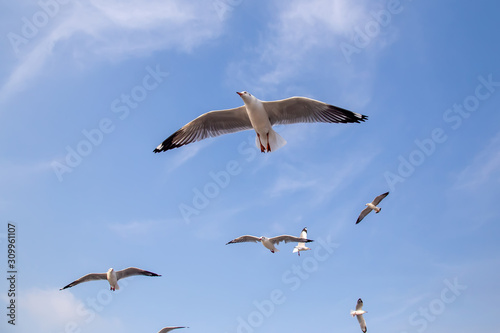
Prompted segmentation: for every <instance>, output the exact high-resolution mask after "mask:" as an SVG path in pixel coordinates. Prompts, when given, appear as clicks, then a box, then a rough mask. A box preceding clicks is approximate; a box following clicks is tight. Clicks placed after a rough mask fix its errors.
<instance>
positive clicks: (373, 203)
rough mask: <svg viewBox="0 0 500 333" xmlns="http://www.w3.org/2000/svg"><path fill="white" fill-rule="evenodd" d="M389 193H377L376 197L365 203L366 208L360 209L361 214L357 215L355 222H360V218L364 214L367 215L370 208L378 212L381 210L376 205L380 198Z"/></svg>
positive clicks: (362, 217) (363, 216)
mask: <svg viewBox="0 0 500 333" xmlns="http://www.w3.org/2000/svg"><path fill="white" fill-rule="evenodd" d="M388 194H389V192H385V193H384V194H381V195H379V196H378V197H376V198H375V199H373V201H372V202H369V203H367V204H366V205H365V206H366V208H365V209H363V210H362V211H361V214H359V217H358V220H357V221H356V224H358V223H359V222H361V220H362V219H364V218H365V216H366V215H368V213H369V212H371V211H372V210H375V213H380V211H381V210H382V208H379V207H377V205H378V204H379V203H380V201H382V199H384V198H385V197H386V196H387V195H388Z"/></svg>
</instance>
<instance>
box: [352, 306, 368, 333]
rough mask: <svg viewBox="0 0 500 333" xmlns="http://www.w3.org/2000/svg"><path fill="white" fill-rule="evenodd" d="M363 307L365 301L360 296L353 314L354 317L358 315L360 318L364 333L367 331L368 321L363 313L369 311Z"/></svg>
mask: <svg viewBox="0 0 500 333" xmlns="http://www.w3.org/2000/svg"><path fill="white" fill-rule="evenodd" d="M362 308H363V301H362V300H361V298H359V299H358V302H357V303H356V310H355V311H352V310H351V316H353V317H354V316H356V317H357V318H358V321H359V326H360V327H361V330H362V331H363V333H366V322H365V318H363V313H367V312H366V311H364V310H363V309H362Z"/></svg>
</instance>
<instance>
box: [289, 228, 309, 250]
mask: <svg viewBox="0 0 500 333" xmlns="http://www.w3.org/2000/svg"><path fill="white" fill-rule="evenodd" d="M299 237H300V238H305V239H307V228H304V229H302V231H301V233H300V236H299ZM307 250H310V248H308V247H307V246H306V243H304V242H299V243H298V244H297V246H295V247H294V248H293V251H292V252H293V253H295V252H297V254H298V255H299V256H300V251H307Z"/></svg>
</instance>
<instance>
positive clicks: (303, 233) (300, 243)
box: [297, 228, 307, 247]
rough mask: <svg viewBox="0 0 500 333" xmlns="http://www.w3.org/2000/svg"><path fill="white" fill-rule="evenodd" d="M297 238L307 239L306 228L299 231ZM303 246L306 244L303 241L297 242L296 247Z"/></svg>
mask: <svg viewBox="0 0 500 333" xmlns="http://www.w3.org/2000/svg"><path fill="white" fill-rule="evenodd" d="M299 238H305V239H307V229H306V228H304V229H302V232H301V233H300V236H299ZM304 246H306V243H304V242H299V243H298V244H297V247H304Z"/></svg>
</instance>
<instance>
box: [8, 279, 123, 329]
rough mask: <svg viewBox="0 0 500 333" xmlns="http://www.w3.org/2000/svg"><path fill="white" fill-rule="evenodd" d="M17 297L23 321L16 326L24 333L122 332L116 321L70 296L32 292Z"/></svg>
mask: <svg viewBox="0 0 500 333" xmlns="http://www.w3.org/2000/svg"><path fill="white" fill-rule="evenodd" d="M19 297H20V298H19V305H20V307H21V308H20V310H21V311H22V313H23V316H22V317H23V319H22V320H20V321H19V322H18V325H16V326H18V328H19V329H20V330H22V331H24V332H32V331H38V332H63V331H65V330H66V329H67V327H69V326H71V327H78V328H80V329H81V328H83V327H85V331H87V330H88V331H98V332H102V331H110V332H115V331H122V330H123V328H124V326H123V324H122V323H121V321H120V320H119V319H117V318H115V317H107V318H104V317H102V316H100V315H99V314H98V313H96V312H95V311H93V310H91V308H89V307H88V305H86V304H85V303H83V302H82V301H80V300H78V299H77V298H75V297H74V296H73V294H72V293H71V292H64V293H63V292H60V291H59V290H45V289H38V288H34V289H29V290H26V291H24V292H23V293H21V294H20V296H19ZM82 309H85V310H82ZM68 325H69V326H68ZM73 329H74V328H73ZM73 329H72V330H73Z"/></svg>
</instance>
